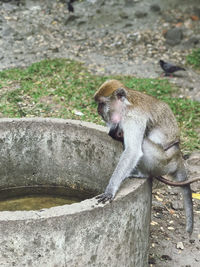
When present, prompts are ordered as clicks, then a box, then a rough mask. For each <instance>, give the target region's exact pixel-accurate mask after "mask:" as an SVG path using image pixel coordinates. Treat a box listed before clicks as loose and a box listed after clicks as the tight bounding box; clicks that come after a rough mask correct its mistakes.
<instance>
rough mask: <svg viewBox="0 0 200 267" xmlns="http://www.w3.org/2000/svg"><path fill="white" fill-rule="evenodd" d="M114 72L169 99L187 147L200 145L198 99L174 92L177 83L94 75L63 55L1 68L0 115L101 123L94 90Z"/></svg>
mask: <svg viewBox="0 0 200 267" xmlns="http://www.w3.org/2000/svg"><path fill="white" fill-rule="evenodd" d="M110 78H115V79H119V80H121V81H122V82H123V83H124V84H125V85H126V86H128V87H130V88H133V89H136V90H139V91H142V92H146V93H148V94H151V95H154V96H156V97H158V98H159V99H162V100H163V101H165V102H167V103H168V104H169V105H170V107H171V108H172V110H173V112H174V113H175V115H176V117H177V120H178V122H179V125H180V128H181V132H182V147H183V149H184V150H185V151H192V150H194V149H198V148H199V147H200V145H199V143H198V138H197V132H196V131H195V127H197V124H198V120H199V117H200V103H198V102H194V101H191V100H190V99H180V98H175V97H172V94H173V95H174V92H175V88H174V87H172V86H171V85H170V83H169V82H168V81H167V80H165V79H139V78H134V77H128V76H115V77H114V76H112V77H111V76H109V77H108V76H107V77H105V76H104V77H100V76H94V75H92V74H91V73H89V72H88V71H87V70H86V69H85V68H84V67H83V66H82V64H81V63H77V62H75V61H71V60H65V59H55V60H44V61H41V62H38V63H34V64H32V65H31V66H30V67H28V68H26V69H19V68H16V69H10V70H6V71H2V72H0V116H1V117H35V116H39V117H57V118H70V119H81V120H85V121H91V122H94V123H98V124H102V120H101V118H100V117H99V116H98V114H97V112H96V104H95V102H94V100H93V95H94V92H95V91H96V89H97V88H98V87H99V86H100V85H101V84H102V83H103V82H104V81H105V80H107V79H110ZM78 112H81V113H82V114H81V113H80V114H79V113H78ZM80 115H81V116H80Z"/></svg>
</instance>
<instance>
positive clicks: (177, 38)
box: [165, 28, 183, 46]
mask: <svg viewBox="0 0 200 267" xmlns="http://www.w3.org/2000/svg"><path fill="white" fill-rule="evenodd" d="M165 38H166V43H167V44H168V45H171V46H174V45H178V44H180V43H181V40H182V38H183V32H182V29H180V28H172V29H170V30H168V31H167V32H166V34H165Z"/></svg>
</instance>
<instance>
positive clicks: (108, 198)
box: [96, 193, 113, 204]
mask: <svg viewBox="0 0 200 267" xmlns="http://www.w3.org/2000/svg"><path fill="white" fill-rule="evenodd" d="M96 199H98V203H100V202H102V203H103V204H104V203H106V202H107V201H109V202H112V200H113V195H112V194H111V193H103V194H101V195H99V196H97V197H96Z"/></svg>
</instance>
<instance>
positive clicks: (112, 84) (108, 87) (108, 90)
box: [94, 80, 124, 101]
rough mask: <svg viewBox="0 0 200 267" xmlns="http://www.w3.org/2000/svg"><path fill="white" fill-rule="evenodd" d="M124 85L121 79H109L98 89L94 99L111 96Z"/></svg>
mask: <svg viewBox="0 0 200 267" xmlns="http://www.w3.org/2000/svg"><path fill="white" fill-rule="evenodd" d="M123 87H124V85H123V83H121V82H120V81H117V80H108V81H106V82H104V83H103V84H102V85H101V86H100V88H99V89H98V91H97V92H96V93H95V95H94V100H95V101H98V99H99V98H100V97H101V96H103V97H108V96H111V95H112V93H113V92H114V91H116V90H117V89H118V88H123Z"/></svg>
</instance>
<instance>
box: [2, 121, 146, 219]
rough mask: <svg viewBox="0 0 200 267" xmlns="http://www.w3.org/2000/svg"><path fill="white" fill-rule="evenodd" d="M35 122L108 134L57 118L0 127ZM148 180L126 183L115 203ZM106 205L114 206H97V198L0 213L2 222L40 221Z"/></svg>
mask: <svg viewBox="0 0 200 267" xmlns="http://www.w3.org/2000/svg"><path fill="white" fill-rule="evenodd" d="M27 121H28V122H34V123H37V122H38V123H41V122H43V123H45V122H48V123H49V122H52V123H59V124H74V125H78V126H80V127H87V128H90V129H95V130H97V131H100V132H102V134H107V128H106V127H103V126H100V125H96V124H94V123H89V122H83V121H78V120H68V119H55V118H22V119H11V118H3V119H0V125H1V124H3V123H12V122H27ZM145 182H146V180H143V179H133V180H129V181H128V182H126V183H125V185H124V186H122V187H121V189H120V191H119V192H118V194H117V196H116V198H115V199H114V201H113V202H115V201H119V200H121V199H123V198H125V197H126V196H128V195H129V194H131V193H133V192H134V191H135V190H137V188H139V187H140V186H141V185H142V184H144V183H145ZM106 205H112V204H110V203H106V204H99V205H97V200H96V199H95V197H93V198H90V199H86V200H83V201H81V202H79V203H74V204H71V205H63V206H56V207H52V208H49V209H43V210H35V211H14V212H13V211H2V212H0V216H1V218H0V222H1V221H8V220H12V221H15V220H16V221H19V220H27V219H34V220H37V219H38V220H39V219H41V216H42V218H49V217H58V216H63V215H71V214H75V213H84V212H86V211H89V210H92V209H100V208H102V207H104V206H106Z"/></svg>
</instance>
